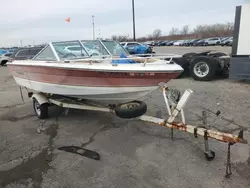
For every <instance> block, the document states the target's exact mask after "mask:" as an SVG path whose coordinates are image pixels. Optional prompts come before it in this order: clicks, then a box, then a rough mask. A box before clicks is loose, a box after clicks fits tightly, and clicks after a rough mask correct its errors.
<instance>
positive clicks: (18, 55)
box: [10, 46, 44, 61]
mask: <svg viewBox="0 0 250 188" xmlns="http://www.w3.org/2000/svg"><path fill="white" fill-rule="evenodd" d="M43 48H44V46H41V47H28V48H18V49H16V50H15V51H14V53H13V54H12V55H11V56H10V59H11V60H12V61H13V60H25V59H32V58H33V57H35V56H36V55H37V54H38V53H39V52H40V51H41V50H42V49H43Z"/></svg>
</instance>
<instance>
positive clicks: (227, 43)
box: [221, 37, 233, 46]
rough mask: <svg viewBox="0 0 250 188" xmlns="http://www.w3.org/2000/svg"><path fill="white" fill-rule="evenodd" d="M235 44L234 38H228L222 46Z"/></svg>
mask: <svg viewBox="0 0 250 188" xmlns="http://www.w3.org/2000/svg"><path fill="white" fill-rule="evenodd" d="M232 44H233V37H228V38H227V39H226V40H223V41H222V42H221V46H232Z"/></svg>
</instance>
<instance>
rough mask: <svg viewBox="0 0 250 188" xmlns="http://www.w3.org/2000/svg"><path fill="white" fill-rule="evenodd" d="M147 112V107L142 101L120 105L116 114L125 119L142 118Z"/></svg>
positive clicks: (116, 109) (116, 108)
mask: <svg viewBox="0 0 250 188" xmlns="http://www.w3.org/2000/svg"><path fill="white" fill-rule="evenodd" d="M146 112H147V105H146V103H144V102H142V101H132V102H128V103H123V104H119V105H117V106H116V107H115V114H116V115H117V116H118V117H120V118H124V119H131V118H136V117H139V116H142V115H143V114H145V113H146Z"/></svg>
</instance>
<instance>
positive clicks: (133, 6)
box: [132, 0, 136, 41]
mask: <svg viewBox="0 0 250 188" xmlns="http://www.w3.org/2000/svg"><path fill="white" fill-rule="evenodd" d="M132 12H133V39H134V41H136V39H135V2H134V0H132Z"/></svg>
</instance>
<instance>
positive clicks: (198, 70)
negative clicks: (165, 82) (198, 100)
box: [189, 56, 218, 81]
mask: <svg viewBox="0 0 250 188" xmlns="http://www.w3.org/2000/svg"><path fill="white" fill-rule="evenodd" d="M217 67H218V65H217V62H216V61H215V60H214V59H213V58H211V57H208V56H207V57H206V56H203V57H195V58H194V59H193V60H192V61H191V63H190V67H189V71H190V75H191V76H192V77H193V78H194V79H195V80H199V81H210V80H212V79H213V78H214V76H215V74H216V71H217Z"/></svg>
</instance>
